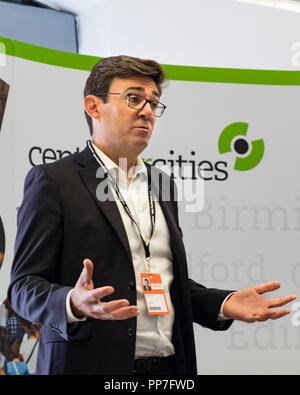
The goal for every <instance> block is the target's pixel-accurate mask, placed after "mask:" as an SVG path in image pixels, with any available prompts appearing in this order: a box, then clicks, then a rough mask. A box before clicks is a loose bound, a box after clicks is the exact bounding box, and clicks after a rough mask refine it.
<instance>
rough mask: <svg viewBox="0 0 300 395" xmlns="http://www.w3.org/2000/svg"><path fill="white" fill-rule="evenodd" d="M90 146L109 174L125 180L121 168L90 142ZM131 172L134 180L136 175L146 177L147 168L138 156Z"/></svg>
mask: <svg viewBox="0 0 300 395" xmlns="http://www.w3.org/2000/svg"><path fill="white" fill-rule="evenodd" d="M92 145H93V147H94V149H95V151H96V153H97V155H98V156H99V158H100V159H101V160H102V162H103V163H104V164H105V166H106V168H107V170H108V171H109V172H112V173H113V174H114V175H118V176H119V177H122V178H125V179H126V180H127V176H126V174H125V172H124V170H123V169H122V168H121V167H119V166H118V165H117V164H116V163H115V162H114V161H112V160H111V159H110V158H109V157H108V156H107V155H106V154H105V153H104V152H103V151H101V149H100V148H98V147H97V146H96V145H95V144H94V143H93V142H92ZM131 170H132V179H133V178H135V177H136V176H137V175H138V174H140V175H144V176H146V177H148V172H147V167H146V165H145V163H144V162H143V160H142V159H141V158H140V157H139V156H138V157H137V160H136V165H135V166H134V167H133V168H132V169H131Z"/></svg>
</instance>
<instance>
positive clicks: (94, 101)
mask: <svg viewBox="0 0 300 395" xmlns="http://www.w3.org/2000/svg"><path fill="white" fill-rule="evenodd" d="M83 103H84V109H85V111H86V112H87V113H88V114H89V116H90V117H91V118H94V119H97V120H98V121H100V119H101V108H102V100H100V99H99V97H97V96H94V95H88V96H86V97H85V98H84V102H83Z"/></svg>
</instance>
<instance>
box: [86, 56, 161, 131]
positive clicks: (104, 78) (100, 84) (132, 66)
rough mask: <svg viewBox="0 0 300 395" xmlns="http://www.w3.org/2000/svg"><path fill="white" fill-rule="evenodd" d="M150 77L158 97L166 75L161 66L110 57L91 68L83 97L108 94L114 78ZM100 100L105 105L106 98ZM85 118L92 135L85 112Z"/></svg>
mask: <svg viewBox="0 0 300 395" xmlns="http://www.w3.org/2000/svg"><path fill="white" fill-rule="evenodd" d="M136 76H143V77H150V78H152V79H153V81H154V82H155V84H156V86H157V89H158V92H159V95H161V90H162V84H163V82H165V81H166V75H165V72H164V70H163V69H162V68H161V66H160V65H159V64H158V63H157V62H155V61H154V60H147V59H139V58H133V57H131V56H125V55H120V56H110V57H108V58H104V59H101V60H100V61H99V62H98V63H96V64H95V66H94V67H93V68H92V71H91V73H90V76H89V78H88V79H87V81H86V84H85V88H84V97H86V96H88V95H91V94H92V92H93V91H94V90H97V91H100V92H108V91H109V88H110V86H111V83H112V81H113V79H114V78H116V77H117V78H128V77H136ZM101 100H102V101H103V102H104V103H105V102H106V96H105V95H104V96H102V97H101ZM85 117H86V120H87V123H88V125H89V128H90V133H91V135H92V134H93V126H92V125H93V124H92V119H91V117H90V116H89V114H88V113H87V112H86V111H85Z"/></svg>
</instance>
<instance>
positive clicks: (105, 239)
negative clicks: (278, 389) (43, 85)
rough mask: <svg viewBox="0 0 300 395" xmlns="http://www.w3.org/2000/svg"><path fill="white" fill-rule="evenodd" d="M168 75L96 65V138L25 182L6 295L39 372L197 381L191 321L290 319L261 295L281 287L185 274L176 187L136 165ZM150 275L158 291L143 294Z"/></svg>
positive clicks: (136, 66) (92, 106) (91, 99)
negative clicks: (29, 333) (223, 283)
mask: <svg viewBox="0 0 300 395" xmlns="http://www.w3.org/2000/svg"><path fill="white" fill-rule="evenodd" d="M164 78H165V77H164V73H163V70H162V69H161V67H160V66H159V65H158V64H157V63H156V62H154V61H150V60H141V59H136V58H131V57H126V56H119V57H110V58H106V59H103V60H101V61H100V62H98V63H97V64H96V65H95V66H94V68H93V70H92V72H91V74H90V76H89V78H88V80H87V83H86V87H85V92H84V96H85V99H84V107H85V113H86V117H87V121H88V124H89V127H90V131H91V135H92V142H90V143H89V144H88V146H87V147H86V148H85V149H84V150H83V151H82V152H80V153H78V154H74V155H71V156H69V157H67V158H64V159H62V160H59V161H57V162H55V163H53V164H49V165H41V166H36V167H34V168H32V169H31V171H30V172H29V174H28V175H27V178H26V181H25V189H24V199H23V203H22V206H21V207H20V209H19V213H18V232H17V238H16V245H15V258H14V262H13V266H12V273H11V283H10V286H9V290H8V298H9V301H10V303H11V305H12V307H13V308H14V309H15V311H16V312H17V313H18V314H19V315H21V316H22V317H24V318H25V319H27V320H29V321H32V322H38V323H40V324H42V333H41V337H40V346H39V356H38V369H37V373H40V374H133V373H146V374H151V373H155V374H196V373H197V368H196V355H195V344H194V336H193V322H197V323H199V324H200V325H203V326H206V327H209V328H211V329H214V330H225V329H227V328H228V327H229V326H230V325H231V323H232V320H233V319H239V320H243V321H246V322H254V321H263V320H266V319H269V318H271V319H276V318H279V317H281V316H283V315H285V314H287V313H288V312H289V310H286V309H282V310H277V311H276V310H272V308H273V307H276V306H283V305H284V304H286V303H288V302H290V301H291V300H293V299H294V296H289V297H283V298H279V299H263V298H262V297H261V294H262V293H264V292H267V291H271V290H274V289H276V288H278V287H279V283H278V282H273V283H267V284H263V285H260V286H255V287H251V288H247V289H244V290H241V291H237V292H235V293H232V292H231V291H222V290H217V289H207V288H205V287H204V286H202V285H200V284H197V283H195V282H194V281H193V280H190V279H189V278H188V274H187V265H186V256H185V251H184V246H183V241H182V233H181V230H180V227H179V223H178V212H177V202H176V199H175V195H176V193H175V187H174V182H173V180H172V179H171V178H169V177H168V176H167V175H165V174H158V173H159V172H158V170H157V169H156V168H155V167H152V166H149V165H145V164H143V162H142V161H141V159H140V158H139V154H140V153H141V152H142V151H143V150H144V149H145V148H146V146H147V144H148V142H149V140H150V137H151V134H152V131H153V128H154V124H155V120H156V117H159V116H161V115H162V113H163V111H164V110H165V106H164V105H163V104H162V103H160V102H159V100H160V96H161V85H162V82H163V81H164ZM150 178H151V182H150ZM159 179H160V180H161V182H162V184H163V185H164V186H165V185H168V186H169V191H170V195H169V196H168V198H165V197H164V196H163V193H162V191H161V190H160V189H159V183H158V180H159ZM155 197H156V198H157V199H155ZM82 262H83V265H84V266H83V268H82ZM154 275H155V276H156V277H155V282H156V289H159V291H157V292H156V294H155V295H153V294H152V292H151V295H149V294H144V292H143V286H142V284H143V282H142V279H143V278H145V277H148V276H154Z"/></svg>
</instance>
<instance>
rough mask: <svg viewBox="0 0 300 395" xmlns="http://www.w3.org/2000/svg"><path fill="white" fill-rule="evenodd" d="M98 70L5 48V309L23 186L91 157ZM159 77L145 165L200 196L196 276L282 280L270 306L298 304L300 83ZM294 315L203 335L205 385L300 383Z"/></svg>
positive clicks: (251, 77) (0, 204)
mask: <svg viewBox="0 0 300 395" xmlns="http://www.w3.org/2000/svg"><path fill="white" fill-rule="evenodd" d="M97 61H98V59H97V58H94V57H88V56H83V55H76V54H69V53H64V52H59V51H53V50H49V49H45V48H41V47H35V46H32V45H29V44H24V43H20V42H16V41H11V40H8V39H4V38H2V39H1V38H0V96H1V105H0V121H1V120H2V118H3V120H2V122H1V123H2V124H1V130H0V180H1V201H0V216H1V220H2V223H3V228H4V234H3V231H1V229H2V228H1V226H0V233H1V238H2V241H3V240H4V236H5V251H3V252H4V260H3V264H2V267H1V271H0V303H2V302H3V301H4V300H5V298H6V290H7V286H8V282H9V274H10V268H11V263H12V260H13V246H14V239H15V233H16V215H17V210H18V207H19V206H20V204H21V201H22V197H23V185H24V179H25V176H26V174H27V172H28V171H29V170H30V168H31V167H32V166H35V165H38V164H41V163H51V162H53V161H55V160H57V159H60V158H62V157H64V156H66V155H69V154H70V153H74V152H77V151H79V150H81V149H83V148H84V147H85V143H86V140H87V139H89V137H90V136H89V130H88V126H87V124H86V121H85V117H84V112H83V89H84V85H85V81H86V79H87V77H88V75H89V70H90V69H91V67H92V66H93V65H94V64H95V63H96V62H97ZM163 67H164V68H165V70H166V72H167V75H168V77H169V83H168V86H167V87H166V88H165V89H164V91H163V96H162V102H163V103H165V104H166V105H167V110H166V112H165V114H164V116H163V117H162V118H161V119H159V120H158V121H157V123H156V129H155V131H154V134H153V137H152V141H151V143H150V145H149V147H148V148H147V150H146V151H145V152H143V154H142V157H143V159H144V160H145V161H147V162H148V163H152V164H154V165H156V166H163V168H164V169H165V170H166V169H169V172H170V173H172V172H173V174H174V178H175V180H176V182H177V184H178V186H179V188H182V190H183V191H187V190H188V188H189V187H188V185H189V186H190V185H196V184H197V182H198V181H199V185H201V189H199V190H197V189H196V190H189V196H188V197H187V195H186V193H183V195H184V196H183V197H185V198H186V199H185V200H183V201H182V202H179V209H180V221H181V227H182V229H183V233H184V240H185V245H186V250H187V255H188V262H189V274H190V277H191V278H193V279H194V280H196V281H198V282H200V283H202V284H204V285H206V286H208V287H216V288H223V289H240V288H243V287H248V286H252V285H256V284H260V283H263V282H267V281H271V280H279V281H281V283H282V287H281V289H280V290H278V291H276V293H274V297H275V296H276V295H278V296H283V295H288V294H296V295H297V294H299V288H300V253H299V236H300V186H299V185H298V171H299V168H300V156H299V146H300V133H299V132H300V129H299V125H300V112H299V105H298V103H299V97H300V72H299V71H265V70H240V69H215V68H201V67H186V66H171V65H166V66H163ZM191 181H193V182H194V183H191ZM197 185H198V184H197ZM200 194H201V199H200V198H199V196H198V195H200ZM191 197H192V199H191ZM197 197H198V201H199V202H200V204H199V205H198V206H195V205H193V203H194V200H195V199H196V198H197ZM189 199H190V200H189ZM193 199H194V200H193ZM187 200H188V201H187ZM2 244H3V242H2ZM0 248H1V243H0ZM2 249H4V248H3V247H2ZM290 307H291V308H292V312H291V314H290V315H289V316H287V317H285V318H283V319H281V320H279V321H274V322H267V323H256V324H251V325H250V324H244V323H240V322H235V323H234V324H233V326H232V327H231V329H230V330H229V331H227V332H224V333H219V332H213V331H210V330H208V329H205V328H201V327H198V326H195V335H196V345H197V359H198V370H199V374H299V371H300V370H299V361H300V330H299V329H300V328H299V326H300V305H299V304H298V302H297V301H296V302H294V303H292V304H291V305H290ZM0 368H1V366H0Z"/></svg>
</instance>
